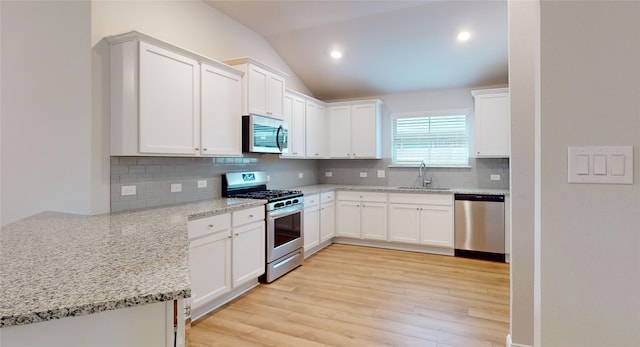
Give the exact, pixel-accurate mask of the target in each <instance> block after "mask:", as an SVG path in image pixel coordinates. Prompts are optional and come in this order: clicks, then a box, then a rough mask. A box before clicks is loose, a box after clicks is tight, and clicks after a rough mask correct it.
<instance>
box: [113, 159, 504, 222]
mask: <svg viewBox="0 0 640 347" xmlns="http://www.w3.org/2000/svg"><path fill="white" fill-rule="evenodd" d="M390 164H391V160H390V159H380V160H371V159H366V160H365V159H355V160H344V159H340V160H337V159H336V160H297V159H280V158H279V157H278V156H277V155H272V154H255V155H249V154H245V157H243V158H173V157H111V211H114V212H115V211H124V210H132V209H140V208H147V207H158V206H166V205H172V204H177V203H184V202H192V201H199V200H207V199H215V198H220V197H221V191H220V190H221V186H222V181H221V179H222V176H221V175H222V174H223V173H226V172H234V171H265V172H267V174H268V175H269V176H270V178H271V180H270V182H269V183H268V187H269V188H270V189H284V188H291V187H298V186H304V185H311V184H317V183H328V184H351V185H374V186H419V185H420V184H421V183H420V182H421V179H420V178H419V177H418V168H414V167H411V168H403V167H391V168H390V167H389V165H390ZM378 171H383V172H384V177H383V178H378V177H377V176H378ZM327 172H331V177H327V176H326V173H327ZM361 173H365V174H366V176H367V177H361ZM300 174H302V178H300V177H299V176H300ZM491 175H499V176H500V179H499V180H491ZM426 177H430V178H431V179H432V183H431V186H433V187H452V188H493V189H508V188H509V160H508V159H475V158H471V159H470V167H469V168H433V167H430V168H427V170H426ZM201 180H205V181H206V182H207V187H206V188H198V187H197V183H198V181H201ZM175 183H179V184H182V191H181V192H177V193H172V192H171V184H175ZM123 186H135V187H136V194H135V195H126V196H122V195H121V188H122V187H123Z"/></svg>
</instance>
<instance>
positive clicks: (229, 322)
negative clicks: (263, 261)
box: [188, 244, 510, 347]
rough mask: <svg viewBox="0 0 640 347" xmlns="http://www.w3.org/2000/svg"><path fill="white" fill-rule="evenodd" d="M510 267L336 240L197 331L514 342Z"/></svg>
mask: <svg viewBox="0 0 640 347" xmlns="http://www.w3.org/2000/svg"><path fill="white" fill-rule="evenodd" d="M509 295H510V293H509V265H508V264H502V263H495V262H487V261H480V260H473V259H464V258H456V257H450V256H440V255H433V254H423V253H417V252H404V251H396V250H386V249H379V248H370V247H360V246H352V245H342V244H334V245H331V246H329V247H327V248H325V249H323V250H321V251H319V252H318V253H316V254H315V255H313V256H312V257H310V258H308V259H307V260H306V261H305V264H304V265H303V266H302V267H300V268H298V269H296V270H295V271H293V272H291V273H289V274H287V275H285V276H284V277H281V278H280V279H278V280H277V281H275V282H274V283H272V284H262V285H260V286H258V287H256V288H255V289H253V290H252V291H250V292H249V293H247V294H245V295H243V296H241V297H240V298H238V299H236V300H234V301H232V302H231V303H228V304H227V305H225V306H223V307H222V308H220V309H218V310H217V311H214V312H212V313H210V314H208V315H206V316H204V317H203V318H201V319H200V320H198V321H197V322H194V324H193V325H192V327H191V329H189V330H188V331H189V336H188V340H189V341H190V347H202V346H312V347H319V346H429V347H463V346H464V347H468V346H478V347H496V346H500V347H502V346H504V343H505V342H504V341H505V337H506V334H507V333H508V331H509Z"/></svg>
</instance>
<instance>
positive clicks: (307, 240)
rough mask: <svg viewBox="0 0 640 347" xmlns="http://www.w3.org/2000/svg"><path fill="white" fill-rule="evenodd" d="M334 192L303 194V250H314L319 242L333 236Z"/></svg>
mask: <svg viewBox="0 0 640 347" xmlns="http://www.w3.org/2000/svg"><path fill="white" fill-rule="evenodd" d="M333 197H334V193H333V192H327V193H322V194H313V195H308V196H305V200H304V251H305V256H308V255H310V254H312V253H307V252H309V251H312V250H314V249H315V248H316V247H318V246H319V245H320V244H321V243H323V242H325V241H328V240H330V239H332V238H333V237H334V236H335V204H334V202H333Z"/></svg>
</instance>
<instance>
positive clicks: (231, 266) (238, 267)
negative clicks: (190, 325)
mask: <svg viewBox="0 0 640 347" xmlns="http://www.w3.org/2000/svg"><path fill="white" fill-rule="evenodd" d="M188 230H189V266H190V271H191V310H192V311H197V312H198V313H199V314H201V313H202V312H201V311H202V310H203V309H204V308H205V307H206V306H207V304H209V303H211V302H212V301H214V300H215V299H217V298H220V297H221V296H223V295H224V294H227V293H230V292H232V291H233V290H234V289H235V288H237V287H239V286H242V285H244V284H246V283H248V282H250V281H255V280H257V278H258V277H260V276H261V275H262V274H263V273H264V271H265V265H264V264H265V263H264V262H265V224H264V206H258V207H254V208H249V209H244V210H240V211H236V212H233V213H224V214H220V215H215V216H211V217H207V218H202V219H197V220H193V221H190V222H189V225H188Z"/></svg>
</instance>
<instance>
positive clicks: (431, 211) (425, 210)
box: [420, 205, 453, 248]
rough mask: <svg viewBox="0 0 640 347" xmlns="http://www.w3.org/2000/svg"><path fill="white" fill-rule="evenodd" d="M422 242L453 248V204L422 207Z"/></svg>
mask: <svg viewBox="0 0 640 347" xmlns="http://www.w3.org/2000/svg"><path fill="white" fill-rule="evenodd" d="M420 243H422V244H424V245H430V246H438V247H447V248H453V209H452V207H451V206H430V205H424V206H421V207H420Z"/></svg>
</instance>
